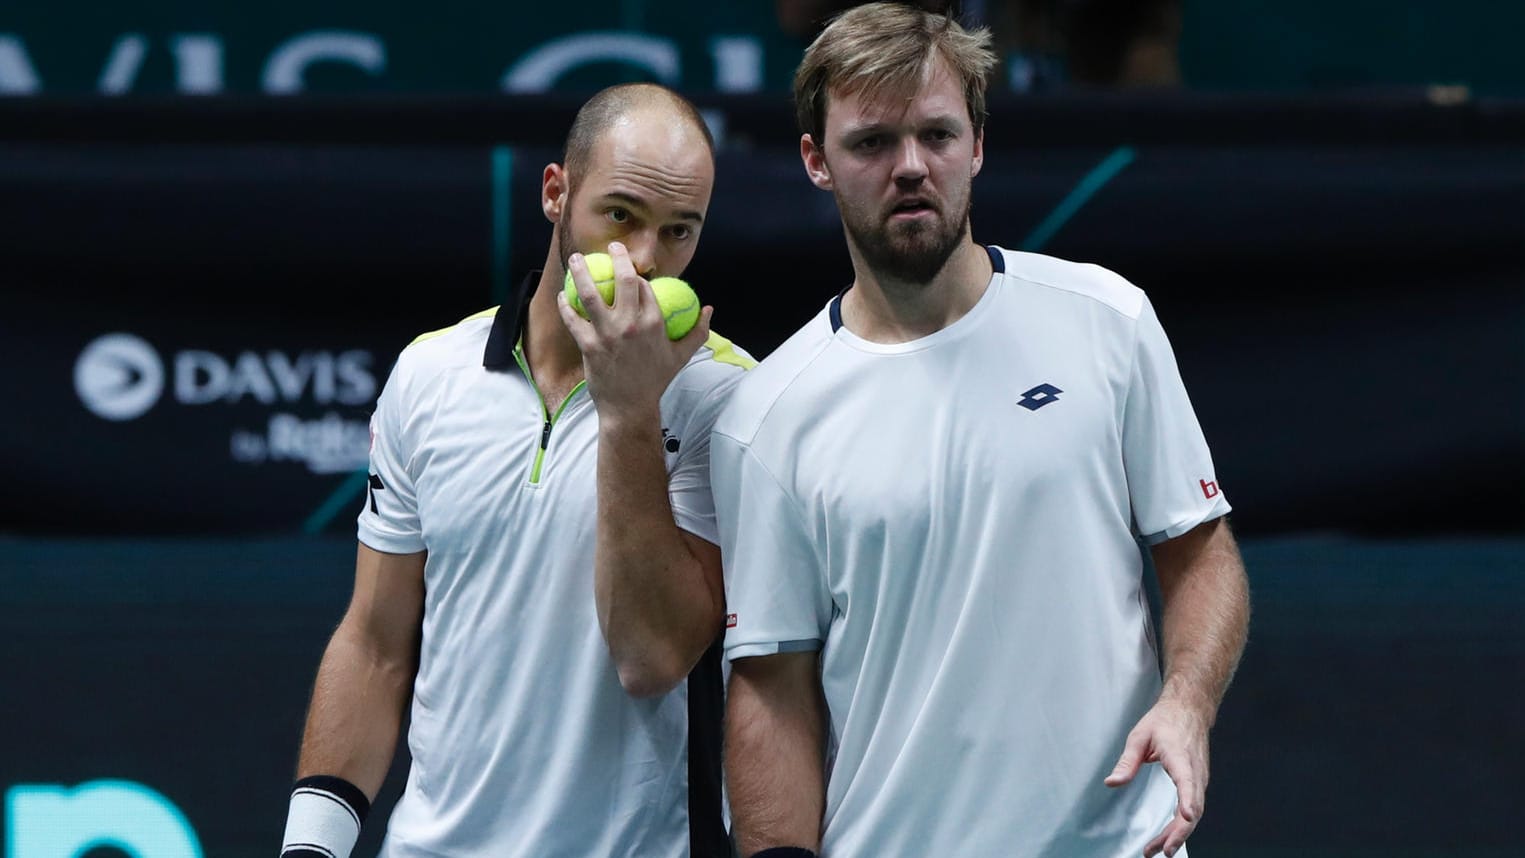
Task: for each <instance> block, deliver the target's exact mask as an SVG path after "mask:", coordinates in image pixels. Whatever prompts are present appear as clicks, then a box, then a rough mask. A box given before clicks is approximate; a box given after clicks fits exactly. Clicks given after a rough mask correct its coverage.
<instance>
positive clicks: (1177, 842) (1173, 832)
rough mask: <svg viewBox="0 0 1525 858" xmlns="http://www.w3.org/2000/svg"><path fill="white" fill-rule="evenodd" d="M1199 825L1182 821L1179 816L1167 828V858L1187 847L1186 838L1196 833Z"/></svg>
mask: <svg viewBox="0 0 1525 858" xmlns="http://www.w3.org/2000/svg"><path fill="white" fill-rule="evenodd" d="M1196 828H1197V824H1196V823H1195V822H1189V821H1187V820H1184V819H1182V818H1181V817H1180V816H1179V815H1178V816H1176V818H1175V819H1172V820H1171V821H1170V824H1169V825H1167V826H1165V847H1164V848H1165V858H1170V856H1172V855H1175V854H1176V852H1178V851H1179V850H1180V848H1181V847H1182V846H1185V845H1186V838H1188V837H1190V836H1191V833H1192V832H1193V831H1195V830H1196Z"/></svg>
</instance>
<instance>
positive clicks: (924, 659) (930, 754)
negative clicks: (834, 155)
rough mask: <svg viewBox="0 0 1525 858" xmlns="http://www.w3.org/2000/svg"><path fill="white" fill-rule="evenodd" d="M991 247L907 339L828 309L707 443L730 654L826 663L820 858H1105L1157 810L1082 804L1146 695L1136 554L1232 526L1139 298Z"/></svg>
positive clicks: (1163, 806) (1135, 789)
mask: <svg viewBox="0 0 1525 858" xmlns="http://www.w3.org/2000/svg"><path fill="white" fill-rule="evenodd" d="M990 253H991V257H992V260H993V262H994V263H995V274H994V276H993V277H992V278H991V281H990V284H989V287H988V288H987V289H986V291H985V294H984V296H983V297H982V298H981V299H980V300H979V302H978V303H977V304H976V306H975V307H974V308H973V309H972V310H970V312H969V313H968V314H967V315H965V316H964V317H963V318H961V319H959V320H958V321H957V322H955V323H954V324H952V325H950V326H948V327H947V328H945V329H943V330H941V331H938V332H937V333H935V334H932V335H930V336H927V337H924V338H922V339H918V340H915V341H913V342H908V343H901V344H897V345H880V344H875V343H871V342H867V341H865V340H863V339H861V338H859V337H857V336H854V335H853V334H852V332H851V331H849V330H847V329H846V328H845V327H842V326H841V324H840V315H839V312H840V311H839V306H840V305H839V301H840V299H838V300H835V301H833V302H832V303H831V304H830V305H828V307H827V308H826V309H825V310H823V311H822V312H821V313H820V315H818V316H817V317H816V318H815V319H814V320H813V321H811V322H810V323H809V324H807V325H806V326H805V327H804V328H803V329H801V330H800V331H799V332H798V333H797V334H796V335H795V336H794V337H792V338H791V339H790V340H789V341H788V342H786V343H785V344H784V345H783V346H781V347H780V348H779V349H778V351H777V352H775V353H774V354H772V355H770V356H769V357H768V359H767V360H765V361H763V362H762V364H761V365H760V366H759V367H758V369H756V370H755V371H753V372H751V373H749V374H748V376H747V378H746V379H745V380H744V381H743V382H742V384H741V385H740V387H739V388H738V390H737V392H736V395H735V396H734V397H733V398H732V400H731V405H730V406H729V407H728V409H727V410H726V412H725V413H724V414H723V415H722V416H721V419H720V421H719V422H718V423H717V425H716V428H715V436H714V440H713V441H712V448H711V457H712V469H713V479H714V490H715V501H716V509H717V512H718V515H719V521H720V533H721V543H720V544H721V548H722V552H723V554H724V557H725V566H726V569H725V574H726V598H727V604H728V610H729V611H730V612H732V616H731V617H730V618H728V620H727V625H728V626H729V628H728V631H727V633H726V639H725V647H726V654H727V656H728V658H730V659H731V660H733V661H734V660H736V659H742V658H748V657H752V656H763V655H768V654H772V653H776V652H781V651H797V650H807V649H814V648H820V650H821V682H822V686H823V689H824V692H825V697H826V703H827V707H828V709H829V712H830V740H831V745H832V748H833V754H834V759H833V760H832V762H831V764H830V772H829V777H828V784H827V796H826V815H825V829H824V844H823V855H824V856H826V858H852V856H864V855H886V856H903V855H958V856H969V858H982V856H991V858H995V856H999V858H1011V856H1034V858H1038V856H1042V858H1066V856H1075V858H1081V856H1084V858H1097V856H1117V858H1124V856H1137V855H1140V854H1142V852H1143V848H1144V846H1145V844H1146V843H1147V842H1148V841H1149V840H1150V839H1152V838H1153V837H1154V836H1155V835H1156V834H1158V833H1159V831H1160V830H1161V829H1163V828H1164V826H1165V824H1166V823H1167V821H1168V820H1169V819H1170V818H1171V815H1172V814H1173V812H1174V809H1175V790H1174V788H1173V786H1172V784H1171V783H1170V781H1169V779H1168V778H1167V777H1166V775H1165V773H1164V771H1163V770H1162V769H1160V768H1159V767H1158V766H1148V767H1146V768H1145V770H1144V771H1143V772H1142V773H1141V774H1140V775H1139V777H1138V778H1137V779H1136V781H1135V782H1134V783H1133V784H1131V785H1130V786H1127V787H1124V788H1122V789H1118V790H1112V789H1108V788H1107V787H1106V786H1104V785H1103V784H1102V778H1103V777H1105V776H1106V775H1107V773H1108V772H1109V771H1110V770H1111V768H1112V766H1113V765H1114V764H1115V762H1116V761H1117V758H1118V756H1119V754H1121V752H1122V749H1123V742H1124V739H1125V737H1126V735H1127V733H1128V731H1129V730H1130V729H1131V728H1132V727H1133V725H1134V723H1136V721H1137V720H1138V718H1139V717H1140V716H1142V715H1143V714H1144V712H1145V711H1146V710H1147V709H1148V707H1149V706H1150V705H1151V704H1152V703H1153V702H1154V700H1155V698H1156V697H1157V696H1158V693H1159V691H1160V685H1161V682H1160V672H1159V667H1158V663H1157V652H1156V648H1155V645H1154V634H1153V630H1152V629H1151V624H1150V619H1149V614H1148V609H1147V603H1146V599H1145V595H1144V589H1143V582H1142V572H1143V564H1142V557H1141V553H1140V547H1139V544H1138V542H1137V541H1136V540H1135V537H1136V536H1141V537H1142V538H1143V539H1144V540H1146V541H1149V542H1156V541H1159V540H1163V539H1166V538H1169V537H1173V536H1178V535H1180V534H1182V533H1185V532H1186V531H1188V530H1190V529H1191V528H1193V527H1195V526H1196V525H1198V524H1201V523H1202V522H1205V521H1208V520H1210V519H1213V518H1216V517H1218V516H1221V515H1223V514H1225V513H1227V512H1228V510H1229V505H1228V503H1227V501H1226V500H1225V499H1224V497H1223V494H1222V492H1221V491H1219V490H1218V487H1217V482H1216V478H1215V477H1214V475H1213V466H1212V461H1211V458H1210V456H1209V454H1208V450H1207V445H1206V444H1205V443H1204V441H1203V438H1202V432H1201V429H1200V428H1199V426H1198V424H1197V420H1196V417H1195V415H1194V414H1193V412H1192V408H1191V403H1190V402H1189V401H1188V399H1187V396H1186V391H1185V389H1184V387H1183V386H1182V383H1181V378H1180V375H1179V373H1178V371H1177V369H1176V364H1175V359H1174V357H1173V355H1172V353H1171V350H1170V345H1169V343H1168V342H1167V341H1166V338H1165V334H1164V332H1163V331H1162V330H1161V329H1160V325H1159V322H1158V321H1157V320H1156V318H1155V315H1154V311H1153V309H1152V308H1151V307H1150V305H1149V302H1148V300H1147V299H1146V298H1145V297H1144V294H1143V292H1141V291H1140V290H1139V289H1137V288H1135V287H1133V286H1132V285H1130V284H1129V283H1127V282H1126V281H1124V280H1123V279H1122V278H1120V277H1118V276H1117V275H1115V274H1112V273H1111V272H1109V271H1106V270H1104V269H1101V268H1098V267H1096V266H1093V265H1079V264H1074V263H1070V262H1064V261H1061V260H1058V259H1053V258H1050V257H1045V256H1039V255H1035V254H1029V253H1016V252H1011V251H1001V250H1000V249H999V248H991V249H990Z"/></svg>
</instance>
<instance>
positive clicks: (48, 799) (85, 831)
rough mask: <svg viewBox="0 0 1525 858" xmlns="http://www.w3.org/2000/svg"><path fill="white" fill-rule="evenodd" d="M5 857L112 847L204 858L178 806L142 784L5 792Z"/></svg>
mask: <svg viewBox="0 0 1525 858" xmlns="http://www.w3.org/2000/svg"><path fill="white" fill-rule="evenodd" d="M5 842H6V851H5V855H6V858H78V856H80V855H84V854H85V853H86V852H89V851H90V850H91V849H95V848H99V847H110V848H113V849H118V850H120V851H122V852H126V853H127V854H128V855H131V856H133V858H202V853H201V842H200V841H199V840H197V839H196V831H195V829H193V828H191V824H190V822H188V821H187V820H186V818H185V814H183V813H181V812H180V808H178V807H176V806H175V803H174V802H172V801H170V800H169V799H167V798H165V797H164V796H163V795H161V794H160V793H158V792H155V791H154V790H152V789H149V788H148V787H146V786H143V785H142V784H136V783H133V782H131V781H119V780H99V781H90V782H89V783H84V784H80V785H79V786H77V787H75V788H73V789H70V788H68V787H65V786H59V785H54V784H22V785H19V786H14V787H11V788H10V789H9V790H8V791H7V792H6V794H5Z"/></svg>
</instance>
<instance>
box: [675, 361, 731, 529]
mask: <svg viewBox="0 0 1525 858" xmlns="http://www.w3.org/2000/svg"><path fill="white" fill-rule="evenodd" d="M715 375H716V376H717V378H716V380H715V382H714V383H713V384H712V385H711V386H710V387H709V389H708V390H706V391H704V392H702V393H701V394H700V395H697V396H696V397H695V399H696V400H697V404H696V405H695V406H694V407H693V408H692V409H691V410H689V412H688V414H687V415H685V416H686V417H687V419H686V420H684V422H683V426H682V428H681V430H680V431H679V432H677V433H673V434H668V433H667V430H666V429H665V428H664V434H667V437H665V438H663V439H662V441H663V443H664V444H673V443H676V444H677V445H678V454H677V461H676V462H675V463H674V464H673V466H672V468H671V469H670V470H669V471H668V473H667V498H668V502H669V503H670V504H671V505H672V514H673V519H674V520H675V521H676V522H677V523H678V527H681V528H683V529H684V530H686V531H688V532H689V533H692V534H693V535H695V536H697V537H699V538H700V539H705V540H708V541H709V542H710V543H712V544H715V545H718V544H720V534H719V532H718V531H717V530H716V526H715V499H714V495H713V493H712V492H711V490H710V431H711V430H713V429H714V428H715V420H716V418H718V417H719V416H720V412H721V411H723V410H725V405H726V403H727V402H729V401H730V398H731V393H732V392H733V391H735V390H736V385H737V384H738V383H740V381H741V378H742V373H741V371H740V370H730V369H726V370H724V371H723V372H719V373H716V374H715Z"/></svg>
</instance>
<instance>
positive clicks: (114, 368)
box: [74, 334, 164, 420]
mask: <svg viewBox="0 0 1525 858" xmlns="http://www.w3.org/2000/svg"><path fill="white" fill-rule="evenodd" d="M74 390H75V391H76V392H77V393H78V394H79V399H80V401H81V402H83V403H84V404H85V407H86V408H88V409H90V411H92V412H93V413H94V414H95V415H96V416H97V417H101V418H103V419H106V420H132V419H134V418H137V417H142V416H143V414H144V412H146V411H148V409H150V408H152V407H153V405H154V403H155V402H157V401H159V395H160V394H162V393H163V392H164V363H163V361H160V360H159V354H158V352H155V351H154V347H153V346H151V345H149V344H148V343H146V342H144V341H143V339H142V338H141V337H135V336H133V335H132V334H107V335H105V336H104V337H100V338H99V339H97V340H95V342H92V343H91V344H90V345H88V346H85V350H84V351H83V352H80V355H79V359H78V360H76V361H75V362H74Z"/></svg>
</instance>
